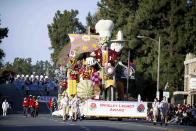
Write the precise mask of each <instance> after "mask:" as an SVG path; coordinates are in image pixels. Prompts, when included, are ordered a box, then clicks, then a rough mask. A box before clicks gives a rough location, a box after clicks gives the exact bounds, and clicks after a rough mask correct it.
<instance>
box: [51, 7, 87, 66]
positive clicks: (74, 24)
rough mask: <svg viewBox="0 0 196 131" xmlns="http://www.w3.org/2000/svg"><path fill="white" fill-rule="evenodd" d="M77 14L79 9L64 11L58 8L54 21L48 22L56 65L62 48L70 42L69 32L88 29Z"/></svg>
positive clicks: (82, 31) (53, 58)
mask: <svg viewBox="0 0 196 131" xmlns="http://www.w3.org/2000/svg"><path fill="white" fill-rule="evenodd" d="M77 15H78V11H77V10H71V11H67V10H65V11H64V12H63V13H61V12H60V11H59V10H58V11H57V12H56V13H55V16H54V18H53V23H51V24H48V34H49V37H50V41H51V47H50V49H52V50H53V53H52V54H51V58H52V61H53V62H54V65H56V62H57V56H58V55H59V52H60V50H61V49H62V48H63V47H64V45H66V44H68V42H69V37H68V33H84V32H85V31H86V30H85V27H84V26H83V25H82V24H81V22H79V20H78V18H76V16H77Z"/></svg>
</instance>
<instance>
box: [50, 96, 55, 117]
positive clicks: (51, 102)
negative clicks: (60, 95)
mask: <svg viewBox="0 0 196 131" xmlns="http://www.w3.org/2000/svg"><path fill="white" fill-rule="evenodd" d="M48 105H49V107H50V115H51V116H52V112H54V111H55V109H56V101H55V99H54V98H52V99H51V100H50V101H49V102H48Z"/></svg>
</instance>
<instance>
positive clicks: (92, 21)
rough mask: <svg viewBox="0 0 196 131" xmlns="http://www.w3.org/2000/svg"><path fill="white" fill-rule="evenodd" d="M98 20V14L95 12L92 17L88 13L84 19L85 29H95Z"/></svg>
mask: <svg viewBox="0 0 196 131" xmlns="http://www.w3.org/2000/svg"><path fill="white" fill-rule="evenodd" d="M99 20H100V12H99V11H98V12H96V13H95V14H94V15H91V13H90V12H88V15H87V17H86V24H87V27H91V29H94V28H95V25H96V23H97V22H98V21H99Z"/></svg>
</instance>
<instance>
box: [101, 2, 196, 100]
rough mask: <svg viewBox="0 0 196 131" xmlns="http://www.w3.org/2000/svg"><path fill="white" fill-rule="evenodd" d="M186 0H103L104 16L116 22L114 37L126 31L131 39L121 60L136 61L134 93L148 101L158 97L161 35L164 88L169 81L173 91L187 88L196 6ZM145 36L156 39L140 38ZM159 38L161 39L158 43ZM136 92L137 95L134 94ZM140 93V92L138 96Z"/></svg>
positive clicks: (195, 39)
mask: <svg viewBox="0 0 196 131" xmlns="http://www.w3.org/2000/svg"><path fill="white" fill-rule="evenodd" d="M192 2H193V4H192V5H187V1H186V0H132V1H128V0H101V1H100V2H99V3H98V7H99V11H100V14H101V16H100V17H101V18H103V19H111V20H112V21H113V22H114V29H113V37H114V36H115V34H116V32H117V31H118V30H122V31H123V34H124V37H125V39H127V40H129V42H128V43H127V44H126V46H125V48H124V49H123V52H122V55H121V60H122V61H124V62H127V54H128V50H130V51H131V61H134V62H136V80H135V82H133V83H134V84H133V83H130V84H131V85H132V88H131V89H130V90H132V92H134V93H136V94H138V93H140V94H141V95H142V96H143V97H144V98H143V99H144V100H146V99H148V98H150V99H152V98H153V97H155V96H152V94H153V95H154V94H155V91H156V77H157V54H158V53H157V52H158V38H159V37H160V38H161V56H160V57H161V58H160V62H161V64H160V89H162V90H163V89H164V87H165V84H166V83H167V81H168V82H169V87H170V88H172V89H170V90H172V91H174V90H183V77H184V60H185V55H186V54H187V53H189V52H191V53H196V46H195V45H196V37H195V35H196V17H195V16H196V7H195V6H193V5H195V4H194V1H192ZM138 35H144V36H147V37H150V38H152V39H154V40H155V41H153V40H151V39H147V38H146V39H138V38H137V36H138ZM156 41H157V42H156ZM132 95H135V94H132ZM135 96H136V95H135Z"/></svg>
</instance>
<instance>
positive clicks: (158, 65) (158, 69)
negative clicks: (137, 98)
mask: <svg viewBox="0 0 196 131" xmlns="http://www.w3.org/2000/svg"><path fill="white" fill-rule="evenodd" d="M137 38H140V39H143V38H147V39H150V40H152V41H154V42H157V43H158V64H157V92H156V98H158V100H159V80H160V52H161V51H160V45H161V40H160V39H161V38H160V36H159V41H157V40H155V39H153V38H151V37H148V36H140V35H139V36H137Z"/></svg>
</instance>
